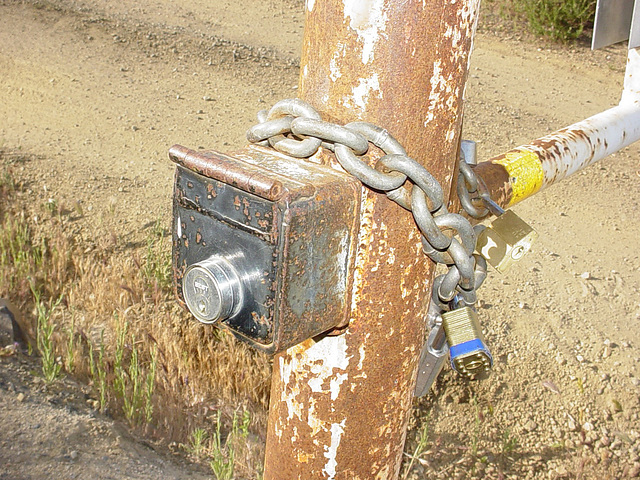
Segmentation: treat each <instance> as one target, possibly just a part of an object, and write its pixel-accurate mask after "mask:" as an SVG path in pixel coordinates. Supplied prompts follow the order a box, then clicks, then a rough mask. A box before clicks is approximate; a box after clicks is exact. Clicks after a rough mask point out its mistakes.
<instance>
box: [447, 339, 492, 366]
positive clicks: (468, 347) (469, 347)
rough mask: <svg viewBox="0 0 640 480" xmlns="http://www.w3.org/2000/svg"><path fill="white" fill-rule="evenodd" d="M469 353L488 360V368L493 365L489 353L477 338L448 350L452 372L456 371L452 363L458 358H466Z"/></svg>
mask: <svg viewBox="0 0 640 480" xmlns="http://www.w3.org/2000/svg"><path fill="white" fill-rule="evenodd" d="M471 353H482V354H484V355H486V356H487V358H488V359H489V366H491V365H493V358H492V357H491V354H490V353H489V349H488V348H487V347H486V345H485V344H484V343H483V341H482V340H480V339H479V338H474V339H473V340H469V341H468V342H464V343H461V344H459V345H455V346H453V347H450V348H449V354H450V355H451V366H452V367H453V369H454V370H458V369H457V368H456V365H455V363H454V360H455V359H456V358H458V357H463V356H467V355H469V354H471Z"/></svg>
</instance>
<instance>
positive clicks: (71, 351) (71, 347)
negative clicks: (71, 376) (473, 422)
mask: <svg viewBox="0 0 640 480" xmlns="http://www.w3.org/2000/svg"><path fill="white" fill-rule="evenodd" d="M74 327H75V319H73V318H72V319H71V325H70V326H69V327H68V328H67V352H66V355H65V361H64V366H65V368H66V370H67V372H69V373H73V370H74V369H75V363H76V358H75V356H76V348H75V347H76V346H75V328H74Z"/></svg>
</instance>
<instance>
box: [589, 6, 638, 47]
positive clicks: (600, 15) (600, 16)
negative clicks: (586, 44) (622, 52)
mask: <svg viewBox="0 0 640 480" xmlns="http://www.w3.org/2000/svg"><path fill="white" fill-rule="evenodd" d="M625 40H629V48H637V47H640V3H638V2H636V1H635V0H598V4H597V5H596V17H595V23H594V27H593V40H592V42H591V49H592V50H597V49H598V48H603V47H608V46H609V45H613V44H614V43H618V42H624V41H625Z"/></svg>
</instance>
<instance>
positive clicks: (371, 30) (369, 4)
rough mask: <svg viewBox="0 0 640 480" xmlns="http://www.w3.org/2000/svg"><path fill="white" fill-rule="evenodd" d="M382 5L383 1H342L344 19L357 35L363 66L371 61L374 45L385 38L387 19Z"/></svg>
mask: <svg viewBox="0 0 640 480" xmlns="http://www.w3.org/2000/svg"><path fill="white" fill-rule="evenodd" d="M384 4H385V1H384V0H344V18H345V20H346V19H347V18H348V19H349V27H351V29H352V30H354V31H355V32H356V33H357V34H358V39H359V40H360V42H361V43H362V63H364V64H365V65H366V64H367V63H370V62H371V61H372V60H373V57H374V52H373V50H374V48H375V45H376V43H377V42H378V41H379V40H380V39H382V38H386V33H385V30H386V25H387V21H388V19H389V17H388V15H387V13H386V12H385V11H384V8H383V7H384Z"/></svg>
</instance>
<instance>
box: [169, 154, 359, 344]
mask: <svg viewBox="0 0 640 480" xmlns="http://www.w3.org/2000/svg"><path fill="white" fill-rule="evenodd" d="M169 156H170V158H171V160H172V161H174V162H175V163H176V164H177V167H176V174H175V184H174V200H173V217H174V219H173V221H174V227H173V228H174V232H173V272H174V288H175V292H176V296H177V298H178V300H179V302H180V303H181V304H182V305H183V306H185V307H187V308H189V310H190V311H191V313H192V314H194V316H195V317H196V318H197V319H198V320H200V321H202V322H204V323H215V324H216V325H218V326H222V327H225V328H228V329H230V330H231V331H232V332H233V333H234V334H235V335H236V336H238V337H239V338H241V339H242V340H245V341H247V342H249V343H251V344H252V345H253V346H254V347H256V348H258V349H260V350H262V351H265V352H267V353H275V352H279V351H281V350H284V349H286V348H288V347H290V346H293V345H295V344H297V343H299V342H301V341H303V340H306V339H307V338H311V337H314V336H316V335H318V334H321V333H323V332H326V331H328V330H330V329H332V328H334V327H336V326H343V325H346V323H347V322H348V316H349V310H350V306H351V289H352V288H351V287H352V283H353V268H354V264H355V250H356V247H357V239H358V235H357V231H358V225H359V210H360V195H361V185H360V183H359V182H358V181H357V180H356V179H355V178H353V177H352V176H350V175H348V174H346V173H344V172H340V171H337V170H335V169H333V168H332V167H330V166H328V165H324V164H320V163H314V162H312V161H310V160H307V159H305V160H302V159H296V158H291V157H288V156H285V155H282V154H280V153H278V152H275V151H273V150H271V149H267V148H263V147H259V146H248V147H245V148H244V149H243V150H240V151H238V152H234V153H232V154H230V155H225V154H222V153H218V152H215V151H199V152H196V151H194V150H190V149H188V148H185V147H182V146H179V145H176V146H174V147H172V148H171V150H170V152H169ZM319 157H321V155H320V156H319Z"/></svg>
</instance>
